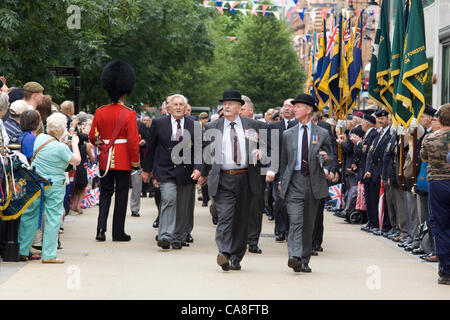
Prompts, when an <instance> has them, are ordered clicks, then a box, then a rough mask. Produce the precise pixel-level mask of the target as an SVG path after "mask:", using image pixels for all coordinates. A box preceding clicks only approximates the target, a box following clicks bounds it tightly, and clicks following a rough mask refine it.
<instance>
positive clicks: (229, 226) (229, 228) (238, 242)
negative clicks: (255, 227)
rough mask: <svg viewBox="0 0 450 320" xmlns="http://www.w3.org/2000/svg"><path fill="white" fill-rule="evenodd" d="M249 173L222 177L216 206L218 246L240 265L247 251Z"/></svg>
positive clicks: (215, 198) (215, 202)
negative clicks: (239, 262)
mask: <svg viewBox="0 0 450 320" xmlns="http://www.w3.org/2000/svg"><path fill="white" fill-rule="evenodd" d="M249 197H250V190H249V185H248V173H241V174H236V175H231V174H226V173H223V172H222V173H220V178H219V185H218V187H217V194H216V195H215V196H214V204H215V207H216V212H217V218H218V223H217V228H216V244H217V247H218V249H219V252H220V253H223V254H226V255H228V256H229V257H230V259H231V260H237V261H241V260H242V258H243V257H244V255H245V251H246V249H247V236H248V218H249V208H250V202H249V201H248V199H249Z"/></svg>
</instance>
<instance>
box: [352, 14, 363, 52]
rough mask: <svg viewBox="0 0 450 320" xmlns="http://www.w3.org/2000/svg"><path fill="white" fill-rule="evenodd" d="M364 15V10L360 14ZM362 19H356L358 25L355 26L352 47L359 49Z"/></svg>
mask: <svg viewBox="0 0 450 320" xmlns="http://www.w3.org/2000/svg"><path fill="white" fill-rule="evenodd" d="M363 14H364V10H363V11H362V12H361V16H362V15H363ZM361 28H362V18H361V17H360V18H359V19H358V23H357V24H356V32H355V40H354V47H355V48H358V49H361V35H362V29H361Z"/></svg>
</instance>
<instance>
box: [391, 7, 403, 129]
mask: <svg viewBox="0 0 450 320" xmlns="http://www.w3.org/2000/svg"><path fill="white" fill-rule="evenodd" d="M403 1H404V0H396V6H395V8H396V10H397V11H396V15H395V27H394V37H393V40H392V53H391V68H390V69H391V71H390V73H389V90H391V91H392V92H393V99H392V121H394V123H395V124H397V122H398V120H397V116H396V114H397V109H399V110H400V112H403V110H406V111H407V109H405V108H402V102H401V101H398V100H397V99H396V98H395V96H396V93H397V87H398V82H399V81H398V80H399V75H400V69H401V66H402V57H403V42H404V40H405V23H404V18H403Z"/></svg>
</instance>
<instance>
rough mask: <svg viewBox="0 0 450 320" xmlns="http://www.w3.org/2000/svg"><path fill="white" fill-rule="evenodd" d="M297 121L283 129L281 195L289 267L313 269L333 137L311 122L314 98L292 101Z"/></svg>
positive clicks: (304, 270) (316, 109)
mask: <svg viewBox="0 0 450 320" xmlns="http://www.w3.org/2000/svg"><path fill="white" fill-rule="evenodd" d="M291 103H292V104H293V105H294V115H295V118H296V119H297V120H298V124H296V125H295V126H294V127H292V128H290V129H287V130H286V131H284V132H283V145H282V150H281V162H280V185H281V189H280V196H281V198H283V199H284V200H285V201H286V208H287V212H288V216H289V226H290V227H289V235H288V242H287V246H288V254H289V260H288V267H290V268H292V269H293V270H294V272H311V268H310V267H309V265H308V264H309V260H310V258H311V253H312V238H313V230H314V224H315V218H316V217H315V216H316V213H317V207H318V204H319V200H320V199H322V198H326V197H327V196H328V183H327V179H326V172H325V171H324V170H325V169H326V170H328V171H329V170H330V167H331V165H332V163H333V153H332V145H331V137H330V135H329V133H328V131H327V130H325V129H323V128H321V127H319V126H317V125H315V124H314V123H312V121H311V120H312V118H313V115H314V112H317V111H318V108H317V106H316V104H315V100H314V98H313V97H312V96H310V95H308V94H299V95H298V96H297V98H295V99H294V100H293V101H292V102H291Z"/></svg>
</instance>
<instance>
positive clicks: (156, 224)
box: [153, 218, 159, 229]
mask: <svg viewBox="0 0 450 320" xmlns="http://www.w3.org/2000/svg"><path fill="white" fill-rule="evenodd" d="M158 227H159V218H156V220H155V222H153V228H155V229H157V228H158Z"/></svg>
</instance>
